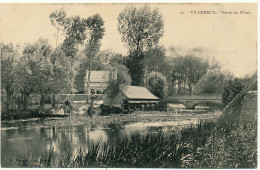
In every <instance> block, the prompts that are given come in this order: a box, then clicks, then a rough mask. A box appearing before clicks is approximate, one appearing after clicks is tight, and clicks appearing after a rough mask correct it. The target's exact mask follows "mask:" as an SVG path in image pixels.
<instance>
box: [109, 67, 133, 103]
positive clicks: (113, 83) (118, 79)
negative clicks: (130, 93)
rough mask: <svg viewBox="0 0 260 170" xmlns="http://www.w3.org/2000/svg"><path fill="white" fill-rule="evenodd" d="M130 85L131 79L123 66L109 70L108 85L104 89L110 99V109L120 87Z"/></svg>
mask: <svg viewBox="0 0 260 170" xmlns="http://www.w3.org/2000/svg"><path fill="white" fill-rule="evenodd" d="M130 84H131V78H130V76H129V74H128V70H127V68H126V67H125V66H124V65H118V66H117V67H111V68H110V76H109V83H108V87H107V89H106V93H107V96H108V97H109V98H110V107H112V103H113V100H114V98H115V97H116V95H117V94H118V93H119V91H120V87H122V86H125V85H130Z"/></svg>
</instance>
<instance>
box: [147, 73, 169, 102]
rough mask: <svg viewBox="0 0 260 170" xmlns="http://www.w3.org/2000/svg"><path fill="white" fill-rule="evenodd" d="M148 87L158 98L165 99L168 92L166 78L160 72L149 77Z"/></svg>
mask: <svg viewBox="0 0 260 170" xmlns="http://www.w3.org/2000/svg"><path fill="white" fill-rule="evenodd" d="M147 80H148V81H147V82H146V83H145V84H146V87H147V88H148V89H149V90H150V91H151V92H152V93H153V94H154V95H156V96H157V97H159V98H164V97H165V95H166V92H167V82H166V78H165V77H164V76H163V75H162V74H161V73H158V72H152V73H150V74H149V75H148V78H147Z"/></svg>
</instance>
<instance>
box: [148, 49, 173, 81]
mask: <svg viewBox="0 0 260 170" xmlns="http://www.w3.org/2000/svg"><path fill="white" fill-rule="evenodd" d="M165 51H166V50H165V49H164V48H163V47H161V46H156V47H154V48H150V49H149V50H148V51H146V52H145V54H144V65H145V69H144V70H145V71H144V79H143V80H144V81H147V78H148V75H149V74H150V73H151V72H159V73H162V75H163V76H165V78H166V80H167V82H170V80H171V70H172V67H171V65H170V64H169V63H168V61H166V54H165V53H166V52H165Z"/></svg>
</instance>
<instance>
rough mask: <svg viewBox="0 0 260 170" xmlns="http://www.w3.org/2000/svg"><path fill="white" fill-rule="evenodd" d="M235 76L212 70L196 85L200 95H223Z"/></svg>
mask: <svg viewBox="0 0 260 170" xmlns="http://www.w3.org/2000/svg"><path fill="white" fill-rule="evenodd" d="M232 79H233V76H232V75H231V74H230V73H228V72H222V71H220V70H216V69H210V70H209V71H208V72H207V73H206V74H205V75H203V76H202V77H201V78H200V80H199V81H198V82H197V83H196V85H195V90H196V91H197V92H198V93H223V91H224V88H225V87H226V86H227V83H228V81H230V80H232Z"/></svg>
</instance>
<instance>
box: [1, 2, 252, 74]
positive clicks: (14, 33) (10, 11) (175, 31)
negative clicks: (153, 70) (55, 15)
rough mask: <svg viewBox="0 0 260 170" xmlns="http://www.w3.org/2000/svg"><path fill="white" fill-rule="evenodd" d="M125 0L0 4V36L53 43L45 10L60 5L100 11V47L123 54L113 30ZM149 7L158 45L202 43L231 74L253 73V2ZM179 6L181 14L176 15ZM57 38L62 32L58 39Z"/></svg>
mask: <svg viewBox="0 0 260 170" xmlns="http://www.w3.org/2000/svg"><path fill="white" fill-rule="evenodd" d="M126 5H127V4H1V6H0V41H1V42H4V43H10V42H12V43H14V44H17V43H20V44H21V45H23V44H24V43H25V42H30V43H33V42H35V41H37V39H39V38H47V39H48V40H49V42H50V43H51V44H52V45H53V46H55V29H54V28H53V27H52V25H51V23H50V20H49V15H50V13H51V12H53V11H55V10H58V9H60V8H63V9H64V10H65V11H66V12H67V14H68V16H71V15H79V16H81V17H84V18H87V17H89V16H91V15H93V14H96V13H100V15H101V17H102V18H103V19H104V21H105V29H106V32H105V35H104V37H103V40H102V46H101V50H105V49H111V50H112V51H114V52H119V53H123V54H126V53H127V49H126V48H125V47H124V45H123V43H122V42H121V36H120V34H119V33H118V31H117V17H118V14H119V13H120V12H121V11H122V10H123V9H124V7H125V6H126ZM138 6H142V4H138ZM151 7H152V8H154V7H158V8H159V11H160V12H161V13H162V16H163V18H164V25H165V26H164V36H163V37H162V38H161V40H160V45H163V46H164V47H165V48H166V49H169V48H170V47H176V48H179V49H188V48H195V47H196V48H202V49H203V50H204V51H205V53H203V55H204V56H208V57H215V59H216V60H217V61H219V62H220V63H221V64H222V65H223V67H224V68H225V69H228V70H230V71H231V72H233V73H234V74H235V75H236V76H243V75H245V74H252V73H253V72H254V71H255V70H256V68H257V63H256V62H257V60H256V59H257V51H256V42H257V29H256V27H257V20H256V15H257V14H256V13H257V11H256V4H152V5H151ZM194 10H215V11H217V12H219V13H218V14H216V15H205V14H204V15H203V14H201V15H199V14H198V15H191V14H190V11H194ZM182 11H183V12H185V13H186V14H185V15H181V14H180V12H182ZM222 11H227V12H229V11H231V12H234V11H238V12H239V14H237V15H234V14H221V13H222ZM240 11H249V12H250V14H240ZM188 12H189V13H188ZM61 42H62V37H61V39H60V40H59V43H61ZM184 51H185V50H184ZM167 54H170V52H169V51H168V53H167Z"/></svg>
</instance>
